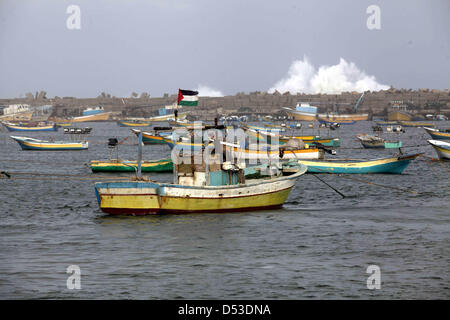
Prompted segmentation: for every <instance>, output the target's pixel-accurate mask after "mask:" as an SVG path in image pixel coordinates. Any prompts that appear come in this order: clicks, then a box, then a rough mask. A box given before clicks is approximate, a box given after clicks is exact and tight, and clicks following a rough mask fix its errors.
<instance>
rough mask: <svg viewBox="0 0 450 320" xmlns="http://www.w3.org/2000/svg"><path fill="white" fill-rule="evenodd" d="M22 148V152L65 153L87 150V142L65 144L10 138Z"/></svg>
mask: <svg viewBox="0 0 450 320" xmlns="http://www.w3.org/2000/svg"><path fill="white" fill-rule="evenodd" d="M11 138H12V139H14V140H15V141H16V142H17V143H18V144H19V145H20V147H21V148H22V150H39V151H66V150H87V148H88V142H87V141H83V142H67V141H54V142H52V141H44V140H38V139H33V138H27V137H16V136H11Z"/></svg>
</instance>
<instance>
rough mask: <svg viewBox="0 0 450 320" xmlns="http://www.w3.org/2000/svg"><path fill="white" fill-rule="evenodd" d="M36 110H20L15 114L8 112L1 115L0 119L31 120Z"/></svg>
mask: <svg viewBox="0 0 450 320" xmlns="http://www.w3.org/2000/svg"><path fill="white" fill-rule="evenodd" d="M33 113H34V111H24V112H18V113H14V114H8V115H3V116H0V120H2V121H16V120H17V121H30V120H31V118H32V117H33Z"/></svg>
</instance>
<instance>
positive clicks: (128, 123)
mask: <svg viewBox="0 0 450 320" xmlns="http://www.w3.org/2000/svg"><path fill="white" fill-rule="evenodd" d="M117 125H118V126H119V127H148V126H150V122H139V121H126V120H119V121H117Z"/></svg>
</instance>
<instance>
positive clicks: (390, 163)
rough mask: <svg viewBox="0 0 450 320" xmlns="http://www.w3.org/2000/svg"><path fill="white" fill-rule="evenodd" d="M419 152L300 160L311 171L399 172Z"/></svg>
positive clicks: (417, 155)
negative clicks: (377, 156) (387, 155)
mask: <svg viewBox="0 0 450 320" xmlns="http://www.w3.org/2000/svg"><path fill="white" fill-rule="evenodd" d="M420 155H421V154H420V153H419V154H412V155H400V156H396V157H389V158H382V159H374V160H351V159H343V160H339V159H336V160H332V161H331V160H318V161H311V160H300V161H299V162H300V163H301V164H304V165H305V166H307V167H308V171H307V172H312V173H356V174H366V173H395V174H401V173H402V172H403V171H404V170H405V168H406V167H407V166H408V165H409V163H410V162H411V161H412V160H414V159H416V158H417V157H419V156H420Z"/></svg>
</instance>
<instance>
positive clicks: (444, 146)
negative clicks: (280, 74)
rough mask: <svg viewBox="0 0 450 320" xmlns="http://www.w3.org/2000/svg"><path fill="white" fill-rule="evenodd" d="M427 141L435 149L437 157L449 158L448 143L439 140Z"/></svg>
mask: <svg viewBox="0 0 450 320" xmlns="http://www.w3.org/2000/svg"><path fill="white" fill-rule="evenodd" d="M428 143H429V144H431V146H432V147H433V148H434V150H436V153H437V154H438V156H439V159H443V160H450V143H449V142H446V141H441V140H428Z"/></svg>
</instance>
